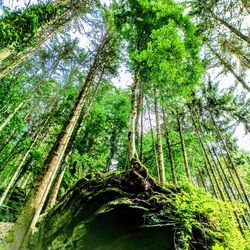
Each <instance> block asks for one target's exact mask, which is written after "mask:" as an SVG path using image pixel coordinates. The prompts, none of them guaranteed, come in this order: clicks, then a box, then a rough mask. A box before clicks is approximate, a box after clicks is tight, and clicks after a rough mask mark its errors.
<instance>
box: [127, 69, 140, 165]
mask: <svg viewBox="0 0 250 250" xmlns="http://www.w3.org/2000/svg"><path fill="white" fill-rule="evenodd" d="M138 73H139V65H137V68H136V70H135V75H134V80H133V84H132V95H131V111H130V122H129V132H128V156H129V160H130V161H131V160H132V158H138V157H137V151H136V116H137V105H138V104H137V98H136V96H137V95H136V94H137V88H138V86H137V85H138Z"/></svg>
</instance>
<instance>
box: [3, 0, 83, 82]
mask: <svg viewBox="0 0 250 250" xmlns="http://www.w3.org/2000/svg"><path fill="white" fill-rule="evenodd" d="M69 4H71V1H69V0H65V1H63V2H62V1H61V2H60V3H59V2H58V3H57V4H56V5H60V6H65V7H66V8H65V11H64V12H62V13H61V14H60V15H58V16H56V17H55V18H53V19H52V20H51V21H49V22H47V24H46V25H44V26H43V27H42V28H40V29H39V30H38V32H37V34H36V36H35V40H36V45H35V46H33V47H32V48H29V49H28V48H27V49H24V51H23V52H15V51H14V50H12V51H9V49H7V51H5V52H7V53H6V56H1V64H0V80H1V79H2V78H3V77H5V76H6V75H7V74H9V73H10V72H11V71H12V70H14V69H15V68H16V67H17V66H18V65H20V63H22V62H23V61H24V60H25V59H27V58H28V57H29V56H31V55H32V54H33V53H34V52H35V51H36V50H37V49H39V48H40V47H41V46H42V45H43V44H44V43H45V42H46V41H47V40H48V39H49V38H50V37H51V36H52V35H53V34H55V33H56V32H57V31H58V30H59V29H60V28H62V27H63V26H64V25H66V24H67V23H68V22H69V21H71V20H72V19H73V18H74V17H75V16H76V15H78V12H79V11H81V10H83V9H84V8H86V2H85V1H78V3H75V2H74V3H73V2H72V5H71V6H67V5H69ZM87 9H88V8H86V10H87ZM0 53H1V51H0ZM2 54H3V53H2Z"/></svg>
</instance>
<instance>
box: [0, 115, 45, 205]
mask: <svg viewBox="0 0 250 250" xmlns="http://www.w3.org/2000/svg"><path fill="white" fill-rule="evenodd" d="M49 118H50V115H49V116H48V117H47V119H46V120H45V121H44V123H43V125H42V127H41V128H40V129H39V130H38V131H37V133H36V135H35V137H34V139H33V142H32V143H31V144H30V146H29V148H28V150H27V151H26V152H25V154H24V156H23V158H22V160H21V162H20V163H19V166H18V167H17V169H16V171H15V173H14V175H13V176H12V178H11V180H10V182H9V184H8V186H7V188H6V189H5V190H4V192H3V194H2V195H1V197H0V206H2V205H3V203H4V201H5V199H6V197H7V195H8V193H9V191H10V189H11V188H12V186H13V185H14V184H15V182H16V180H17V179H18V177H19V175H20V173H21V172H22V169H23V165H24V163H25V161H26V159H27V157H28V156H29V153H30V151H31V150H32V149H33V147H34V145H35V144H36V142H37V140H38V138H39V136H40V133H41V132H42V131H43V129H44V128H45V126H46V124H47V122H48V120H49Z"/></svg>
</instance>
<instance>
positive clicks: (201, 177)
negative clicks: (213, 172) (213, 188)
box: [197, 169, 208, 192]
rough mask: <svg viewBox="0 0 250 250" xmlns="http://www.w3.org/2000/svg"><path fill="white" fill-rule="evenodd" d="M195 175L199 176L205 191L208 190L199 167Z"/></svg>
mask: <svg viewBox="0 0 250 250" xmlns="http://www.w3.org/2000/svg"><path fill="white" fill-rule="evenodd" d="M197 176H198V177H197V178H199V179H200V180H201V183H202V186H203V188H204V189H205V191H206V192H207V191H208V190H207V186H206V182H205V179H204V177H203V175H202V173H201V171H200V169H198V175H197Z"/></svg>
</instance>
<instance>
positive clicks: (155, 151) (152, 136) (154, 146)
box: [147, 103, 160, 179]
mask: <svg viewBox="0 0 250 250" xmlns="http://www.w3.org/2000/svg"><path fill="white" fill-rule="evenodd" d="M147 110H148V118H149V126H150V132H151V138H152V145H153V152H154V156H155V165H156V170H157V175H158V179H160V171H159V164H158V157H157V150H156V145H155V139H154V131H153V125H152V120H151V116H150V110H149V106H148V103H147Z"/></svg>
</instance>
